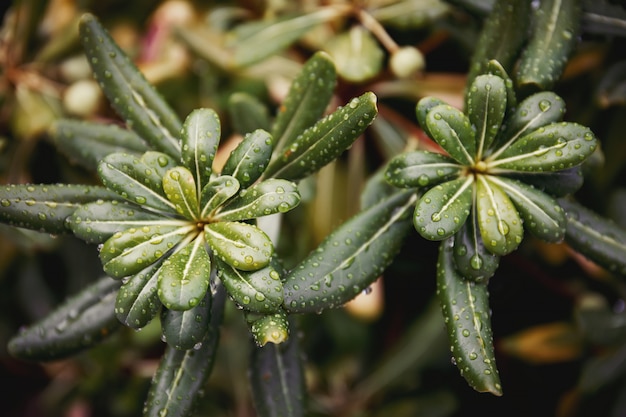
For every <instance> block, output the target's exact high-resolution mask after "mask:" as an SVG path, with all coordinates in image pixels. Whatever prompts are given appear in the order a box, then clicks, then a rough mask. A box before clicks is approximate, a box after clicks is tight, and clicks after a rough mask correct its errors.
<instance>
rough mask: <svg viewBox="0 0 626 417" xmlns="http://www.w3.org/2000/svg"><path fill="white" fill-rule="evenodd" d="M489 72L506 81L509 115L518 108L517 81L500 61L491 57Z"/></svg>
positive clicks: (488, 64)
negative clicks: (514, 80)
mask: <svg viewBox="0 0 626 417" xmlns="http://www.w3.org/2000/svg"><path fill="white" fill-rule="evenodd" d="M487 73H488V74H493V75H496V76H498V77H500V78H502V80H503V81H504V88H505V89H506V112H507V115H508V114H509V113H510V112H511V111H512V110H514V109H516V108H517V94H516V93H515V83H514V82H513V80H512V79H511V77H510V76H509V73H508V72H507V70H506V69H504V67H503V66H502V64H501V63H500V62H499V61H496V60H495V59H491V60H489V61H488V62H487Z"/></svg>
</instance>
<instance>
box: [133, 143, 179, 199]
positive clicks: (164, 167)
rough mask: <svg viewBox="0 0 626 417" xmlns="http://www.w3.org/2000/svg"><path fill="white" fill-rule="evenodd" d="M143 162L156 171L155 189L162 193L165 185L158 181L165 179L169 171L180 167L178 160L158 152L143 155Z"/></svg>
mask: <svg viewBox="0 0 626 417" xmlns="http://www.w3.org/2000/svg"><path fill="white" fill-rule="evenodd" d="M141 162H143V163H144V164H146V165H147V166H148V168H151V169H153V170H154V171H155V173H156V175H155V176H154V187H155V189H158V190H159V191H160V192H162V190H163V188H162V187H163V184H162V182H160V181H159V180H158V179H161V178H163V177H164V176H165V173H166V172H167V171H169V170H170V169H172V168H174V167H176V166H178V165H179V164H178V162H177V159H174V158H172V157H171V156H169V155H167V154H164V153H163V152H157V151H148V152H146V153H144V154H143V155H141Z"/></svg>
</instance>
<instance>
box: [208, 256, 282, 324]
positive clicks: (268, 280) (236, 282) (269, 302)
mask: <svg viewBox="0 0 626 417" xmlns="http://www.w3.org/2000/svg"><path fill="white" fill-rule="evenodd" d="M217 263H218V277H219V278H220V280H221V281H222V283H223V284H224V287H226V290H227V291H228V294H229V295H230V296H231V297H232V298H233V300H234V301H235V302H236V303H237V304H239V305H240V306H241V307H243V308H244V309H246V310H249V311H251V312H254V313H263V314H268V313H275V312H276V311H277V310H278V309H279V308H280V305H281V304H282V303H283V283H282V281H281V280H280V274H279V273H278V272H277V271H276V270H275V269H274V268H273V267H272V265H271V264H270V265H268V266H266V267H265V268H261V269H259V270H257V271H250V272H247V271H240V270H238V269H236V268H233V267H232V266H231V265H229V264H227V263H226V262H222V261H220V260H219V259H217Z"/></svg>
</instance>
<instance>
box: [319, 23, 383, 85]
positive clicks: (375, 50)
mask: <svg viewBox="0 0 626 417" xmlns="http://www.w3.org/2000/svg"><path fill="white" fill-rule="evenodd" d="M324 49H325V50H326V52H328V53H329V55H330V56H331V57H332V59H333V62H334V63H335V66H336V68H337V73H338V74H339V75H340V76H341V77H342V78H344V79H346V80H348V81H350V82H353V83H360V82H364V81H366V80H369V79H371V78H373V77H375V76H376V75H378V73H379V72H380V71H381V69H382V67H383V60H384V57H385V54H384V52H383V50H382V49H381V47H380V44H379V43H378V41H377V40H376V38H374V36H373V35H372V34H371V32H370V31H369V30H367V29H365V28H364V27H362V26H360V25H355V26H352V28H350V30H349V31H345V32H339V33H338V34H337V35H335V36H334V37H332V38H331V39H329V40H328V42H326V44H325V45H324Z"/></svg>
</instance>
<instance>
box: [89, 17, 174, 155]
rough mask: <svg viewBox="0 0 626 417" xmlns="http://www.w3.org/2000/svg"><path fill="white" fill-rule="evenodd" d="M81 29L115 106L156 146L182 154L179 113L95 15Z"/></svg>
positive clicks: (142, 135)
mask: <svg viewBox="0 0 626 417" xmlns="http://www.w3.org/2000/svg"><path fill="white" fill-rule="evenodd" d="M79 29H80V40H81V42H82V45H83V48H84V49H85V54H86V55H87V58H88V61H89V64H90V65H91V68H92V69H93V72H94V74H95V76H96V79H97V80H98V82H99V83H100V86H101V87H102V89H103V91H104V94H105V95H106V96H107V98H108V99H109V102H110V103H111V106H113V108H114V109H115V111H116V112H117V113H118V114H119V115H120V116H121V117H123V118H124V120H125V121H126V124H127V125H128V126H129V127H130V128H131V129H132V130H134V131H135V132H136V133H137V134H138V135H139V136H140V137H141V138H143V139H144V140H145V141H146V142H148V143H149V144H150V145H151V146H152V147H153V148H154V149H156V150H159V151H162V152H164V153H166V154H168V155H170V156H172V157H175V158H178V157H180V143H179V140H178V133H179V132H180V129H181V127H182V123H181V121H180V119H179V118H178V116H177V115H176V113H175V112H174V111H173V110H172V109H171V108H170V107H169V105H168V104H167V103H166V102H165V101H164V100H163V98H162V97H161V96H160V95H159V93H158V92H157V91H156V90H155V89H154V87H152V85H151V84H150V83H149V82H148V81H147V80H146V79H145V78H144V76H143V75H142V74H141V72H139V70H138V69H137V68H136V67H135V66H134V64H133V63H132V62H131V61H130V59H129V58H128V57H127V56H126V54H125V53H124V51H122V49H121V48H120V47H119V46H117V45H116V44H115V42H114V41H113V39H112V38H111V36H110V35H109V34H108V32H107V31H106V29H104V28H103V27H102V26H101V25H100V23H99V22H98V20H97V19H96V18H95V17H94V16H93V15H91V14H89V13H86V14H84V15H83V16H82V17H81V19H80V23H79Z"/></svg>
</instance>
